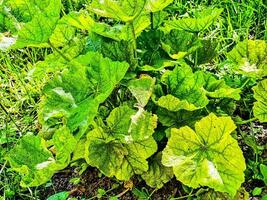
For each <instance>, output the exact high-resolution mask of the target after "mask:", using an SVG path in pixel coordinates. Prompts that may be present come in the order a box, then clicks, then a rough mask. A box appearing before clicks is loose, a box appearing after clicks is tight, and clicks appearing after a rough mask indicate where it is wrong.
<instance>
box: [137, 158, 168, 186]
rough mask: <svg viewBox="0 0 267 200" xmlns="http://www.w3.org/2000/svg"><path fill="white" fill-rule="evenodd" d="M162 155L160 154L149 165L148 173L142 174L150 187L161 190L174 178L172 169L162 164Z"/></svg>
mask: <svg viewBox="0 0 267 200" xmlns="http://www.w3.org/2000/svg"><path fill="white" fill-rule="evenodd" d="M161 158H162V154H161V153H158V154H157V155H156V156H155V157H154V158H153V160H152V162H151V163H150V165H149V169H148V171H147V172H145V173H144V174H142V178H143V179H144V180H145V181H146V184H147V185H149V186H150V187H156V188H161V187H163V186H164V184H165V183H167V182H168V181H169V180H170V179H171V178H172V177H173V171H172V168H171V167H165V166H164V165H162V163H161Z"/></svg>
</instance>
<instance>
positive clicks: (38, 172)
mask: <svg viewBox="0 0 267 200" xmlns="http://www.w3.org/2000/svg"><path fill="white" fill-rule="evenodd" d="M8 161H9V163H10V165H11V168H12V169H13V170H15V171H17V172H19V173H20V174H21V175H22V180H21V186H23V187H31V186H38V185H41V184H43V183H45V182H47V181H48V180H49V179H50V178H51V177H52V175H53V174H54V173H55V171H56V170H59V168H58V167H57V166H56V160H55V158H54V157H53V155H52V153H51V152H50V151H48V149H47V148H46V145H45V141H44V140H43V139H42V138H40V137H39V136H33V135H26V136H24V137H23V138H21V140H20V141H19V144H18V145H16V146H15V148H13V149H12V150H11V151H10V152H9V155H8Z"/></svg>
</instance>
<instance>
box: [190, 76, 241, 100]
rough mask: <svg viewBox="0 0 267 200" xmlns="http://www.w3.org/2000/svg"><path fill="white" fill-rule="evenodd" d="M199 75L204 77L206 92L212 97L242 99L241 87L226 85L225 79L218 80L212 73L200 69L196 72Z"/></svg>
mask: <svg viewBox="0 0 267 200" xmlns="http://www.w3.org/2000/svg"><path fill="white" fill-rule="evenodd" d="M195 74H196V75H197V76H202V77H201V78H204V80H205V85H204V88H205V90H206V91H207V92H206V94H207V96H209V97H212V98H232V99H234V100H239V99H240V93H241V90H240V89H235V88H231V87H230V86H228V85H226V83H225V81H224V80H223V79H221V80H217V79H216V78H215V77H214V76H213V75H212V74H211V73H209V72H203V71H198V72H196V73H195Z"/></svg>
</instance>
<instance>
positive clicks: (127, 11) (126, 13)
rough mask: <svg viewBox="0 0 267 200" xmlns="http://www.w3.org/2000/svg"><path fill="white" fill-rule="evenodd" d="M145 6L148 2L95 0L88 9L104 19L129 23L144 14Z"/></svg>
mask: <svg viewBox="0 0 267 200" xmlns="http://www.w3.org/2000/svg"><path fill="white" fill-rule="evenodd" d="M145 4H146V0H136V1H124V0H119V1H113V0H103V1H100V0H93V1H92V3H91V4H90V6H89V7H88V9H89V10H90V11H92V12H94V13H95V14H97V15H100V16H103V17H109V18H113V19H116V20H120V21H123V22H129V21H132V20H134V19H135V18H136V17H138V16H139V15H140V14H141V13H142V11H143V9H144V7H145Z"/></svg>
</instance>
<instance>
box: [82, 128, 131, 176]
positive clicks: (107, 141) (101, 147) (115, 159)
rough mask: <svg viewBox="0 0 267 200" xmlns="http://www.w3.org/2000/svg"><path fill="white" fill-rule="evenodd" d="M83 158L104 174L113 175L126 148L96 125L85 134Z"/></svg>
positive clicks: (120, 162) (125, 152)
mask: <svg viewBox="0 0 267 200" xmlns="http://www.w3.org/2000/svg"><path fill="white" fill-rule="evenodd" d="M85 146H86V149H85V160H86V162H87V163H88V164H89V165H92V166H95V167H97V168H98V169H99V170H100V171H101V172H102V173H103V174H105V175H106V176H113V175H115V173H116V171H117V169H118V168H119V167H120V165H121V164H122V162H123V159H124V155H126V154H127V153H128V152H127V149H126V148H125V147H124V146H123V145H122V144H121V143H120V142H119V141H116V140H115V138H113V137H112V136H109V135H108V134H107V133H105V132H104V131H103V129H102V128H100V127H97V128H95V129H94V130H93V131H91V132H89V133H88V134H87V142H86V144H85Z"/></svg>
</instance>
